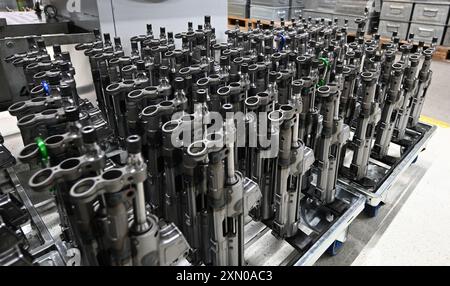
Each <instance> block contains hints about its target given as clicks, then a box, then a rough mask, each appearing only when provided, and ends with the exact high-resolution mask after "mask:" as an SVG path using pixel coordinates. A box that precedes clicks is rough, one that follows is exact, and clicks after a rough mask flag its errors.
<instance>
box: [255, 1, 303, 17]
mask: <svg viewBox="0 0 450 286" xmlns="http://www.w3.org/2000/svg"><path fill="white" fill-rule="evenodd" d="M303 7H304V0H253V1H252V2H251V5H250V18H254V19H262V20H275V21H280V20H281V19H285V20H289V19H290V18H292V17H298V14H300V13H301V9H303Z"/></svg>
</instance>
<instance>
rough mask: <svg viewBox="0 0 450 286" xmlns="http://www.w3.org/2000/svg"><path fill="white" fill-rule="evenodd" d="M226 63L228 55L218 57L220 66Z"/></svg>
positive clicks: (227, 62)
mask: <svg viewBox="0 0 450 286" xmlns="http://www.w3.org/2000/svg"><path fill="white" fill-rule="evenodd" d="M228 64H229V60H228V57H226V56H221V57H220V65H221V66H226V65H228Z"/></svg>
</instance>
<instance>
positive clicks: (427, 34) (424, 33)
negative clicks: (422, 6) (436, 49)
mask: <svg viewBox="0 0 450 286" xmlns="http://www.w3.org/2000/svg"><path fill="white" fill-rule="evenodd" d="M444 29H445V26H438V25H424V24H417V23H412V24H411V27H410V29H409V33H413V34H414V40H415V41H424V42H425V43H431V40H433V37H437V38H438V45H440V44H441V41H442V37H443V36H444Z"/></svg>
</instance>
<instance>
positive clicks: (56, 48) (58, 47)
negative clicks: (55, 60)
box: [53, 45, 62, 55]
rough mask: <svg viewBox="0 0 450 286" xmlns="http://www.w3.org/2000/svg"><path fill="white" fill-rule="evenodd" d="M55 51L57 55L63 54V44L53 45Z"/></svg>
mask: <svg viewBox="0 0 450 286" xmlns="http://www.w3.org/2000/svg"><path fill="white" fill-rule="evenodd" d="M53 52H54V53H55V55H59V54H61V52H62V51H61V46H60V45H53Z"/></svg>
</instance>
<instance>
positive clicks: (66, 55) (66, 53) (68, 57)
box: [61, 52, 72, 62]
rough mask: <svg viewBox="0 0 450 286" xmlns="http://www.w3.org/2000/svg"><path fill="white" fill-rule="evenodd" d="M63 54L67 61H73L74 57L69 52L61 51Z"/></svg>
mask: <svg viewBox="0 0 450 286" xmlns="http://www.w3.org/2000/svg"><path fill="white" fill-rule="evenodd" d="M61 56H62V58H63V59H64V60H65V61H68V62H71V61H72V58H71V56H70V53H69V52H62V53H61Z"/></svg>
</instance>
